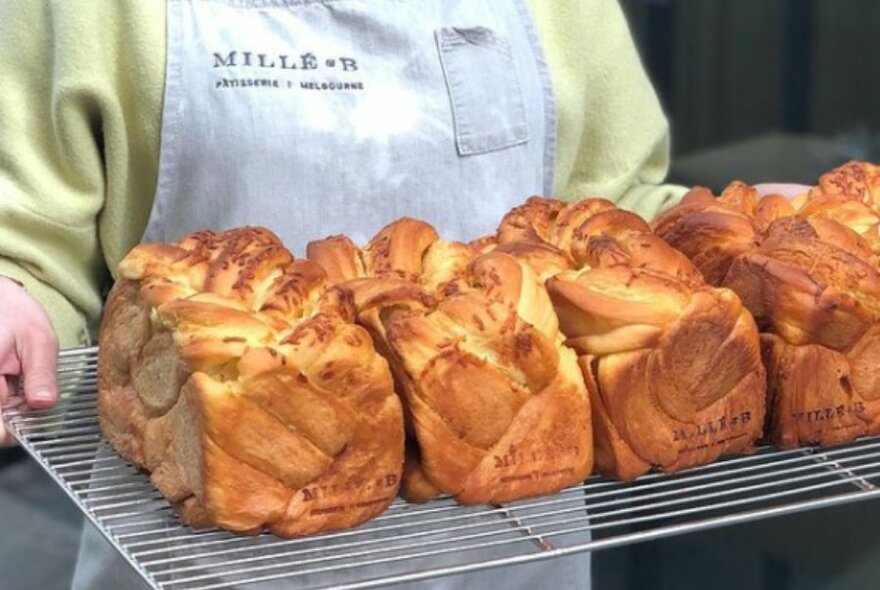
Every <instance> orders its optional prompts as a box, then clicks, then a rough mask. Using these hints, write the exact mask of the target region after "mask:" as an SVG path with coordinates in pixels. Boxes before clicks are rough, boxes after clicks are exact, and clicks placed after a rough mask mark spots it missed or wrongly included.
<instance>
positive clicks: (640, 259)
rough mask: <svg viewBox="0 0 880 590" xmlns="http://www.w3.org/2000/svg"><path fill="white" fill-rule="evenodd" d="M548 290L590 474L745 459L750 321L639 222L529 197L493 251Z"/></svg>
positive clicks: (751, 426)
mask: <svg viewBox="0 0 880 590" xmlns="http://www.w3.org/2000/svg"><path fill="white" fill-rule="evenodd" d="M493 243H494V244H497V245H496V246H495V248H496V249H495V252H501V253H507V254H509V255H513V256H515V257H517V258H519V259H521V260H524V261H527V262H528V263H529V264H530V265H531V266H532V267H533V268H534V269H535V271H536V272H537V273H538V274H539V275H540V276H541V277H542V278H544V279H546V280H547V283H546V286H547V289H548V291H549V294H550V298H551V300H552V302H553V305H554V308H555V310H556V313H557V314H558V317H559V325H560V328H561V330H562V332H563V333H564V334H565V336H566V343H567V344H568V345H570V346H571V347H573V348H574V350H575V351H576V352H577V354H578V360H579V365H580V368H581V371H582V374H583V379H584V380H585V382H586V385H587V388H588V390H589V393H590V400H591V405H592V410H593V427H594V431H595V436H594V445H595V452H596V465H597V468H598V470H599V471H600V472H601V473H603V474H604V475H608V476H613V477H618V478H622V479H632V478H635V477H637V476H639V475H641V474H643V473H645V472H646V471H648V470H649V469H651V468H652V467H658V468H660V469H662V470H664V471H669V472H672V471H677V470H680V469H684V468H686V467H690V466H694V465H699V464H703V463H708V462H711V461H713V460H715V459H716V458H718V457H719V456H721V455H724V454H731V453H739V452H748V451H750V450H751V449H752V448H753V444H754V442H755V440H756V439H758V438H759V437H760V436H761V434H762V426H763V419H764V407H765V400H764V393H765V389H764V369H763V367H762V365H761V358H760V351H759V341H758V333H757V329H756V326H755V324H754V321H753V320H752V318H751V316H750V315H749V313H748V312H747V311H746V310H745V309H744V308H743V306H742V304H741V303H740V300H739V298H738V297H737V296H736V295H735V294H734V293H733V292H732V291H730V290H727V289H717V288H714V287H711V286H709V285H707V284H706V283H705V282H704V281H703V279H702V277H701V276H700V274H699V272H698V271H697V269H696V268H695V267H694V266H693V265H692V264H691V263H690V262H689V261H688V259H687V258H686V257H685V256H684V255H683V254H681V253H679V252H677V251H676V250H674V249H673V248H671V247H670V246H668V245H667V244H666V243H665V242H663V240H661V239H660V238H659V237H657V236H655V235H653V234H652V232H651V229H650V228H649V227H648V225H647V224H646V223H645V222H644V221H643V220H642V219H641V218H639V217H638V216H636V215H633V214H631V213H628V212H625V211H623V210H620V209H617V208H616V207H615V206H614V205H613V204H612V203H610V202H608V201H605V200H602V199H586V200H583V201H580V202H578V203H576V204H572V205H568V206H566V205H565V204H564V203H563V202H561V201H557V200H553V199H545V198H539V197H533V198H531V199H529V200H528V201H527V202H526V203H525V204H524V205H522V206H520V207H517V208H515V209H513V210H512V211H510V212H509V213H508V214H507V215H506V216H505V218H504V219H503V220H502V222H501V224H500V226H499V228H498V231H497V235H496V236H495V239H494V240H493V239H491V238H484V239H482V240H480V241H479V244H480V246H479V247H480V248H483V249H489V248H492V247H493Z"/></svg>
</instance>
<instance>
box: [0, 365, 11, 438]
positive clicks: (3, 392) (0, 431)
mask: <svg viewBox="0 0 880 590" xmlns="http://www.w3.org/2000/svg"><path fill="white" fill-rule="evenodd" d="M8 395H9V383H8V382H7V381H6V377H4V376H3V375H0V448H2V447H5V446H9V444H11V443H12V437H11V436H9V433H8V432H6V426H4V424H3V404H4V403H5V402H6V398H7V396H8Z"/></svg>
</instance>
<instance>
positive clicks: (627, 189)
mask: <svg viewBox="0 0 880 590" xmlns="http://www.w3.org/2000/svg"><path fill="white" fill-rule="evenodd" d="M530 6H531V8H532V12H533V15H534V17H535V21H536V23H537V27H538V30H539V32H540V36H541V39H542V41H543V45H544V53H545V56H546V59H547V62H548V65H549V68H550V74H551V78H552V80H553V86H554V95H555V98H556V103H557V142H556V148H557V157H556V171H555V187H556V193H557V194H556V196H558V197H560V198H563V199H566V200H576V199H579V198H584V197H587V196H602V197H605V198H608V199H611V200H613V201H615V202H616V203H617V204H618V205H619V206H621V207H624V208H626V209H630V210H632V211H635V212H636V213H639V214H640V215H642V216H643V217H645V218H646V219H652V218H654V217H655V216H656V215H657V214H658V213H659V212H661V211H663V210H664V209H666V208H668V207H670V206H672V205H674V204H675V203H677V202H678V200H680V198H681V196H682V195H683V194H684V192H685V188H684V187H679V186H674V185H664V184H662V183H663V180H664V178H665V177H666V173H667V171H668V168H669V126H668V123H667V121H666V117H665V115H664V114H663V111H662V109H661V107H660V103H659V101H658V99H657V95H656V94H655V92H654V89H653V87H652V86H651V82H650V80H649V79H648V77H647V75H646V73H645V71H644V68H643V67H642V64H641V61H640V60H639V56H638V53H637V51H636V48H635V45H634V43H633V39H632V36H631V34H630V31H629V28H628V26H627V23H626V19H625V17H624V15H623V12H622V10H621V8H620V6H619V4H618V3H617V2H616V1H614V0H556V1H554V2H543V1H541V0H531V2H530Z"/></svg>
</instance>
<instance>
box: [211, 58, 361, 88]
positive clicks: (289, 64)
mask: <svg viewBox="0 0 880 590" xmlns="http://www.w3.org/2000/svg"><path fill="white" fill-rule="evenodd" d="M213 67H214V68H215V69H217V68H222V69H226V68H261V69H264V70H275V71H277V72H279V73H280V71H281V70H284V71H285V72H288V71H293V72H310V73H311V72H316V71H318V70H325V71H328V72H329V71H334V72H357V71H358V69H359V68H358V62H357V60H356V59H354V58H353V57H347V56H337V57H330V58H326V59H324V60H323V61H321V60H320V59H319V58H318V56H317V55H315V54H314V53H312V52H307V53H303V54H300V55H299V56H290V55H286V54H282V53H278V54H273V55H270V54H267V53H254V52H253V51H241V52H239V51H227V52H225V53H223V52H216V51H215V52H214V55H213ZM214 88H215V89H216V88H290V89H293V88H299V89H301V90H363V89H364V83H363V82H361V81H350V80H344V81H340V80H330V79H328V80H314V79H313V80H298V81H296V82H294V81H292V80H287V79H281V78H226V77H222V78H218V79H217V80H216V81H215V82H214Z"/></svg>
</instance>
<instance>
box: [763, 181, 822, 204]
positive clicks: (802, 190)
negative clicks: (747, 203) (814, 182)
mask: <svg viewBox="0 0 880 590" xmlns="http://www.w3.org/2000/svg"><path fill="white" fill-rule="evenodd" d="M755 188H756V189H757V191H758V196H759V197H765V196H767V195H782V196H783V197H785V198H786V199H788V200H789V201H790V200H792V199H794V198H795V197H799V196H800V195H803V194H806V193H807V192H809V190H810V189H811V188H813V187H811V186H807V185H806V184H789V183H775V182H765V183H761V184H756V185H755Z"/></svg>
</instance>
